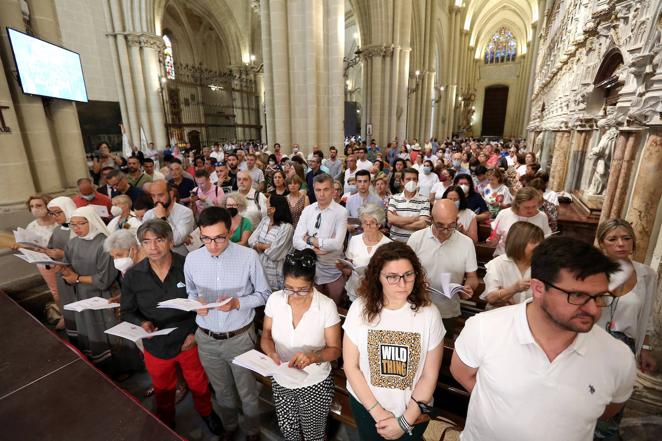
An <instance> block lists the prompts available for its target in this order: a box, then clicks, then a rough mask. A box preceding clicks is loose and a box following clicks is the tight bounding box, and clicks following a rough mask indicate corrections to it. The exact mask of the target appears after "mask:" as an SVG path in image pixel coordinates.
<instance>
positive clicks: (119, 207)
mask: <svg viewBox="0 0 662 441" xmlns="http://www.w3.org/2000/svg"><path fill="white" fill-rule="evenodd" d="M112 202H113V206H112V208H111V210H110V211H111V213H112V215H113V216H115V217H113V218H112V219H111V220H110V222H108V231H109V232H111V233H112V232H113V231H117V230H121V229H127V230H131V229H133V230H137V229H138V227H140V226H141V225H142V222H141V221H140V219H138V218H137V217H136V216H135V215H134V214H133V213H132V212H131V205H132V203H131V198H130V197H128V196H127V195H125V194H121V195H119V196H115V197H114V198H113V201H112Z"/></svg>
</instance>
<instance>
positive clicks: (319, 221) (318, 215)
mask: <svg viewBox="0 0 662 441" xmlns="http://www.w3.org/2000/svg"><path fill="white" fill-rule="evenodd" d="M320 225H322V213H318V214H317V220H316V221H315V228H319V227H320Z"/></svg>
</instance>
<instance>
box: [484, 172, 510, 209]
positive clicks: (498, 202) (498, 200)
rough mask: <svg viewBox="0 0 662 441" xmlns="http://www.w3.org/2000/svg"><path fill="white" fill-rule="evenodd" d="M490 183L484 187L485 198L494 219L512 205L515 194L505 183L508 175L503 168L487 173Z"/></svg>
mask: <svg viewBox="0 0 662 441" xmlns="http://www.w3.org/2000/svg"><path fill="white" fill-rule="evenodd" d="M487 176H488V179H489V183H488V184H487V185H486V186H485V187H484V189H483V199H485V203H486V204H487V208H489V210H490V214H491V216H492V219H494V218H495V217H496V216H497V214H499V212H500V211H501V210H503V209H505V208H508V207H510V205H511V204H512V202H513V196H512V195H511V194H510V190H509V189H508V187H507V186H506V184H504V182H505V181H506V177H505V176H504V174H503V172H502V171H501V170H499V169H498V168H497V169H494V170H490V171H489V172H488V174H487Z"/></svg>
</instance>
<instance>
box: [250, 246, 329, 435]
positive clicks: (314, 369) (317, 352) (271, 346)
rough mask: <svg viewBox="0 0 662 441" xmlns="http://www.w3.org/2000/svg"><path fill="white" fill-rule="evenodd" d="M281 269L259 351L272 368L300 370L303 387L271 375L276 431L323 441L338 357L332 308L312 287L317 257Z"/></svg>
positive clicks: (292, 260) (294, 257)
mask: <svg viewBox="0 0 662 441" xmlns="http://www.w3.org/2000/svg"><path fill="white" fill-rule="evenodd" d="M284 260H285V263H284V265H283V269H282V271H283V272H282V276H281V277H282V278H283V280H284V288H283V290H282V291H278V292H274V293H273V294H272V295H270V296H269V299H268V300H267V306H266V308H265V310H264V315H265V317H264V324H263V325H262V338H261V339H260V346H261V348H262V350H263V351H264V352H265V353H266V354H267V355H268V356H269V357H270V358H271V359H272V360H273V361H274V363H276V364H277V365H280V364H281V362H289V366H290V367H294V368H297V369H302V370H304V371H305V372H306V373H307V374H308V375H307V376H306V379H305V380H304V381H303V382H294V381H292V380H291V379H288V378H285V377H283V376H282V375H279V374H277V373H276V374H274V376H273V379H272V389H273V394H274V404H275V406H276V417H277V419H278V427H279V428H280V431H281V433H282V434H283V436H284V437H285V439H286V440H292V441H294V440H296V441H299V440H300V439H301V435H302V434H303V439H304V440H324V439H326V421H327V418H328V415H329V410H330V408H331V402H332V401H333V394H334V390H333V386H334V383H333V378H332V376H331V363H330V362H331V361H334V360H337V359H338V357H340V354H341V349H340V317H339V316H338V309H337V308H336V304H335V303H334V302H333V300H331V299H330V298H328V297H326V296H325V295H324V294H322V293H320V292H319V291H318V290H316V289H315V287H314V281H315V253H314V252H313V251H312V250H302V251H293V252H292V253H290V254H288V255H287V256H286V257H285V259H284Z"/></svg>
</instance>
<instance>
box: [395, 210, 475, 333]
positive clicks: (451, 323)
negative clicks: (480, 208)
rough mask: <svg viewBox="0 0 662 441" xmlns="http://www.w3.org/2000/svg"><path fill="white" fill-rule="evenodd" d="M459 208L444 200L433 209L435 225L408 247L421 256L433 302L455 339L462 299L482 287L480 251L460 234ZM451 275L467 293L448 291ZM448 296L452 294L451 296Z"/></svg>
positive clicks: (410, 242)
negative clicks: (446, 278)
mask: <svg viewBox="0 0 662 441" xmlns="http://www.w3.org/2000/svg"><path fill="white" fill-rule="evenodd" d="M457 217H458V209H457V207H456V206H455V203H454V202H453V201H451V200H450V199H440V200H438V201H437V202H436V203H435V204H434V208H433V209H432V225H431V226H429V227H428V228H425V229H423V230H419V231H416V232H415V233H414V234H412V235H411V237H410V238H409V240H408V241H407V245H409V246H410V247H412V249H413V250H414V251H415V252H416V255H418V258H419V259H420V260H421V265H423V268H425V271H426V272H427V275H428V279H429V282H430V287H431V288H432V289H433V290H432V296H431V297H432V302H433V303H434V304H435V305H436V306H437V308H438V309H439V313H440V314H441V319H442V321H443V323H444V328H445V329H446V332H447V333H448V336H449V337H451V338H452V337H453V335H454V331H455V325H456V323H457V318H458V317H459V316H460V298H462V299H470V298H471V297H472V296H473V293H474V290H475V289H476V288H478V283H479V282H478V276H477V275H476V270H477V269H478V264H477V262H476V248H475V247H474V243H473V240H471V238H469V237H468V236H465V235H464V234H462V233H460V232H459V231H457ZM444 273H445V274H446V276H445V277H448V275H450V283H456V284H458V285H463V286H464V289H463V291H462V292H461V293H460V294H459V295H456V296H452V297H451V298H448V297H446V296H445V295H443V294H441V293H443V292H444V286H443V285H444V284H443V283H442V274H444ZM447 294H448V293H447Z"/></svg>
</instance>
